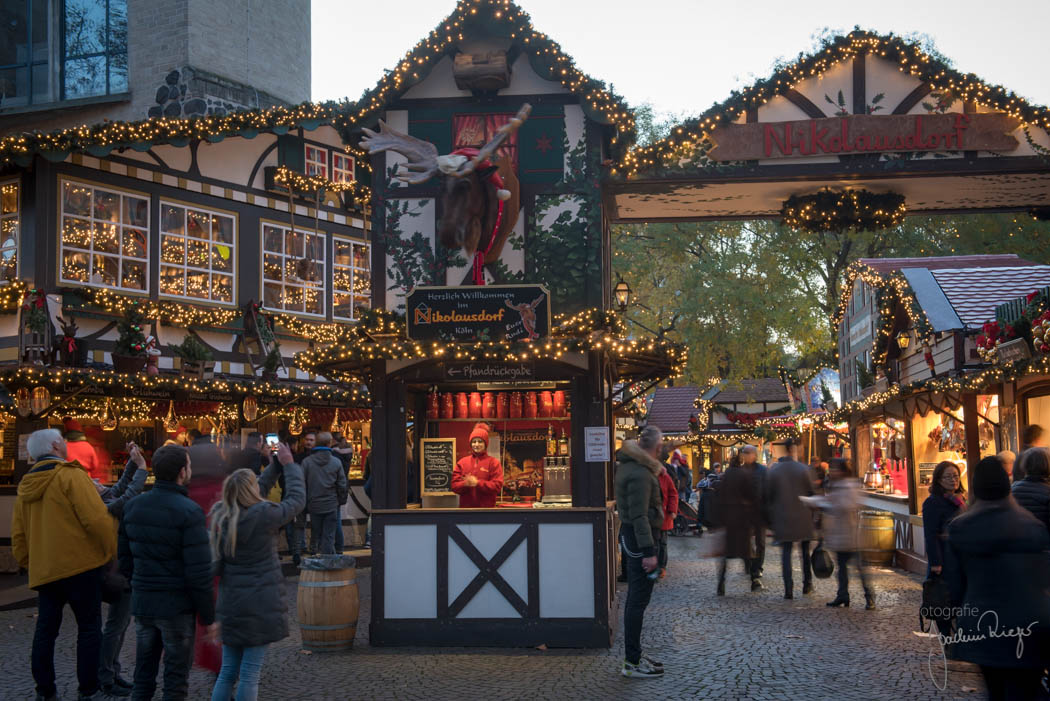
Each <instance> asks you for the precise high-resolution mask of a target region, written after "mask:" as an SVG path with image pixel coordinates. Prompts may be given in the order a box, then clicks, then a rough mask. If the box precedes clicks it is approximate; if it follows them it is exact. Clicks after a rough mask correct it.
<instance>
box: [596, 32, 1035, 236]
mask: <svg viewBox="0 0 1050 701" xmlns="http://www.w3.org/2000/svg"><path fill="white" fill-rule="evenodd" d="M1048 128H1050V112H1048V110H1047V109H1046V108H1045V107H1040V106H1034V105H1031V104H1029V103H1027V102H1026V101H1024V100H1023V99H1021V98H1019V97H1017V96H1016V95H1014V94H1013V93H1010V92H1008V91H1007V90H1005V89H1003V88H1000V87H997V86H990V85H987V84H985V83H984V82H982V81H981V80H980V79H979V78H977V76H975V75H973V74H962V73H959V72H958V71H955V70H953V69H951V68H950V67H948V66H947V64H945V63H944V62H943V61H942V60H940V59H938V58H937V57H935V56H932V55H930V54H928V53H926V52H925V51H923V49H922V48H921V47H919V46H918V45H916V44H913V43H909V42H906V41H904V40H902V39H900V38H898V37H894V36H882V35H876V34H872V33H868V32H862V31H854V32H852V33H850V34H848V35H846V36H839V37H835V38H833V39H831V40H829V42H828V43H827V44H826V46H825V47H824V48H823V49H822V50H821V51H819V52H817V53H815V54H812V55H809V56H803V57H800V58H799V59H798V60H797V61H796V62H794V63H792V64H790V65H787V66H785V67H783V68H781V69H779V70H777V71H776V72H775V73H774V74H773V75H772V76H771V77H769V78H768V79H766V80H764V81H762V82H760V83H757V84H755V85H753V86H752V87H750V88H748V89H746V90H744V91H742V92H740V93H734V94H733V95H732V96H731V97H730V99H729V100H727V101H726V102H724V103H722V104H721V105H716V106H715V107H713V108H711V109H710V110H708V111H707V112H706V113H704V114H703V115H701V116H700V117H699V118H695V119H691V120H689V121H687V122H685V123H683V124H681V125H679V126H678V127H676V128H675V129H674V130H673V133H672V135H671V136H670V137H668V138H667V139H664V140H662V141H660V142H657V143H656V144H653V145H651V146H648V147H641V148H636V149H634V150H633V151H631V153H630V154H629V155H628V156H627V157H626V158H625V159H624V161H623V162H622V164H621V167H619V168H618V169H617V170H616V171H614V173H613V174H612V177H611V178H609V179H608V180H607V181H606V182H605V184H604V188H603V195H604V199H605V205H606V212H607V217H608V218H609V220H610V221H613V222H641V221H649V222H654V221H697V220H713V219H766V218H776V217H778V216H779V215H780V210H781V205H782V203H783V202H784V200H786V199H787V198H788V197H790V196H791V195H800V194H808V193H812V192H816V191H817V190H820V189H821V188H824V187H829V188H832V189H844V188H863V189H866V190H870V191H872V192H876V193H882V192H896V193H899V194H901V195H903V196H904V197H905V200H906V206H907V208H908V212H909V213H910V214H939V213H953V212H963V211H988V212H994V211H1017V210H1031V209H1036V208H1042V207H1050V135H1048V133H1047V129H1048Z"/></svg>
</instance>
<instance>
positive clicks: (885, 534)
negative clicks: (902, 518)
mask: <svg viewBox="0 0 1050 701" xmlns="http://www.w3.org/2000/svg"><path fill="white" fill-rule="evenodd" d="M896 544H897V541H896V535H895V534H894V530H893V515H892V514H890V512H888V511H861V512H860V559H861V561H862V562H863V563H864V564H867V565H882V566H884V567H889V566H890V565H892V564H893V553H894V551H895V550H896Z"/></svg>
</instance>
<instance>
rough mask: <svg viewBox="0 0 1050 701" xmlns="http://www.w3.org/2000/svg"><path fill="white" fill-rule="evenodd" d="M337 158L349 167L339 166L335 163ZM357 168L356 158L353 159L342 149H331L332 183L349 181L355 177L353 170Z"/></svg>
mask: <svg viewBox="0 0 1050 701" xmlns="http://www.w3.org/2000/svg"><path fill="white" fill-rule="evenodd" d="M339 159H342V160H343V161H345V162H346V164H347V165H349V166H350V167H349V168H340V167H339V166H337V165H336V163H337V162H338V160H339ZM356 169H357V159H355V158H354V157H353V156H352V155H350V154H349V153H345V152H342V151H336V150H333V151H332V182H334V183H349V182H353V181H354V179H355V172H356Z"/></svg>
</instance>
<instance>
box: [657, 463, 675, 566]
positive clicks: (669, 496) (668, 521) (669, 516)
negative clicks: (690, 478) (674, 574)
mask: <svg viewBox="0 0 1050 701" xmlns="http://www.w3.org/2000/svg"><path fill="white" fill-rule="evenodd" d="M662 468H663V469H661V470H660V476H659V478H658V479H659V481H660V496H661V498H662V500H663V506H664V520H663V523H662V524H661V526H660V542H659V548H658V552H657V557H656V560H657V565H658V566H659V568H660V579H663V578H664V577H666V576H667V538H668V536H670V535H671V531H672V530H674V518H675V516H677V515H678V486H677V485H676V484H675V483H674V478H673V477H672V476H671V473H670V471H668V469H667V468H668V463H666V462H665V463H664V464H663V465H662ZM671 469H674V466H671Z"/></svg>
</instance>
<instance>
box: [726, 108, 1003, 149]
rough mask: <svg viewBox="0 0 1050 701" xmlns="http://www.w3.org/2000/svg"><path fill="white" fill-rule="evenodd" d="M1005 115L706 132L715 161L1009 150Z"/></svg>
mask: <svg viewBox="0 0 1050 701" xmlns="http://www.w3.org/2000/svg"><path fill="white" fill-rule="evenodd" d="M1018 124H1019V123H1018V121H1017V120H1016V119H1015V118H1013V117H1011V116H1010V115H1008V114H1004V113H1000V112H996V113H988V114H960V113H949V114H900V115H864V114H858V115H850V116H848V117H828V118H826V119H806V120H800V121H793V122H765V123H754V124H730V125H727V126H724V127H719V128H717V129H715V130H714V131H712V132H711V134H710V139H711V141H712V142H713V143H714V148H712V149H711V150H710V151H709V152H708V156H709V157H710V158H712V159H713V160H716V161H751V160H759V159H763V158H797V157H799V156H845V155H850V154H857V153H887V152H907V151H1012V150H1013V149H1015V148H1017V139H1015V138H1014V137H1013V136H1012V135H1011V134H1010V132H1012V131H1014V130H1015V129H1016V128H1017V127H1018Z"/></svg>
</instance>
